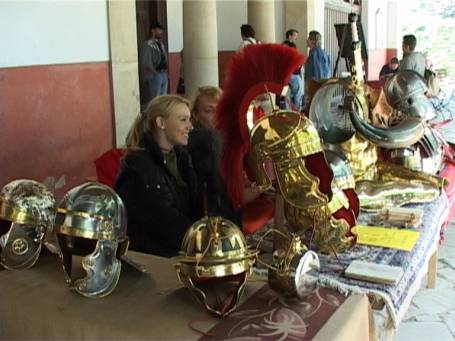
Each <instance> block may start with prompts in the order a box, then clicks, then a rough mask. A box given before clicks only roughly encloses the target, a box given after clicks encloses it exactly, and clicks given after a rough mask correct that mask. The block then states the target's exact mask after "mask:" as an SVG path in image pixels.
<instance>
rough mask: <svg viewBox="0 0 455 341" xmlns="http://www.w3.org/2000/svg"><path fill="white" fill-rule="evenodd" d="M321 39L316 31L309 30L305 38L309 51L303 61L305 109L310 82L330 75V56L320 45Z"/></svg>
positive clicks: (309, 99)
mask: <svg viewBox="0 0 455 341" xmlns="http://www.w3.org/2000/svg"><path fill="white" fill-rule="evenodd" d="M321 41H322V36H321V34H320V33H319V32H318V31H310V33H309V34H308V39H307V46H308V47H309V49H310V52H309V53H308V59H307V60H306V62H305V90H304V92H305V110H309V106H310V102H311V98H310V96H309V93H310V92H309V89H310V82H311V81H319V80H321V79H325V78H329V77H330V68H331V66H330V57H329V55H328V54H327V52H325V51H324V49H323V48H322V47H321Z"/></svg>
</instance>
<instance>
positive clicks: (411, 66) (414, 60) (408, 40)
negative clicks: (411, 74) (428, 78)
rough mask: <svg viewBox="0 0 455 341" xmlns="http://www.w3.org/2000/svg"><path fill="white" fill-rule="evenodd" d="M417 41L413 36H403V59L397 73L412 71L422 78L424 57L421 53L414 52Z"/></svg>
mask: <svg viewBox="0 0 455 341" xmlns="http://www.w3.org/2000/svg"><path fill="white" fill-rule="evenodd" d="M416 45H417V39H416V37H415V36H414V35H413V34H407V35H405V36H403V46H402V47H403V55H404V56H403V59H402V61H401V63H400V66H399V67H398V71H403V70H413V71H415V72H417V73H418V74H419V75H421V76H422V77H423V76H424V74H425V64H426V61H425V56H424V55H423V54H422V53H421V52H416V51H414V50H415V48H416Z"/></svg>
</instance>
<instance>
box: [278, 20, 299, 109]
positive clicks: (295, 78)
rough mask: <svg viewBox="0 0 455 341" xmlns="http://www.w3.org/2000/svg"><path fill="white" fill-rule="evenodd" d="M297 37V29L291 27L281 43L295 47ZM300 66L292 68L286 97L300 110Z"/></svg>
mask: <svg viewBox="0 0 455 341" xmlns="http://www.w3.org/2000/svg"><path fill="white" fill-rule="evenodd" d="M298 37H299V31H297V30H296V29H293V28H291V29H290V30H288V31H286V40H285V41H283V44H285V45H287V46H289V47H292V48H297V45H296V44H295V43H296V41H297V38H298ZM300 69H301V67H299V68H298V69H296V70H294V73H293V74H292V75H291V78H289V83H288V85H289V91H288V94H287V97H288V98H289V99H290V100H291V101H292V103H293V104H294V106H295V108H296V109H297V110H299V111H300V110H301V108H302V104H303V103H302V99H303V84H302V76H301V70H300Z"/></svg>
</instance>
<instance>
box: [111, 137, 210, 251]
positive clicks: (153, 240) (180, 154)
mask: <svg viewBox="0 0 455 341" xmlns="http://www.w3.org/2000/svg"><path fill="white" fill-rule="evenodd" d="M141 147H143V148H144V149H139V150H132V151H129V152H128V153H127V155H126V156H125V158H124V159H123V160H122V164H121V168H120V173H119V176H118V178H117V181H116V184H115V190H116V191H117V193H118V194H119V195H120V197H121V198H122V200H123V202H124V204H125V207H126V211H127V217H128V227H127V230H128V235H129V237H130V248H131V249H133V250H136V251H140V252H145V253H153V254H156V255H160V256H164V257H172V256H175V255H176V254H177V253H178V251H179V250H180V246H181V243H182V240H183V237H184V235H185V233H186V231H187V229H188V228H189V227H190V226H191V224H192V223H193V222H194V221H196V220H197V219H199V218H201V217H202V209H201V205H202V202H200V201H198V200H194V198H197V197H198V192H199V189H198V188H197V182H198V181H197V178H196V174H195V172H194V169H193V167H192V163H191V158H190V156H189V154H188V152H187V151H186V148H184V147H174V150H175V153H176V158H177V167H178V170H179V173H180V176H181V177H182V179H183V181H184V182H185V183H186V184H187V186H186V188H182V186H179V184H178V181H177V179H176V178H175V177H174V176H173V175H172V173H171V171H170V170H169V169H168V168H167V166H166V163H165V159H164V156H163V153H162V152H161V150H160V148H159V146H158V144H157V143H156V142H155V140H154V138H153V136H152V135H151V134H147V135H145V137H144V139H143V141H142V143H141Z"/></svg>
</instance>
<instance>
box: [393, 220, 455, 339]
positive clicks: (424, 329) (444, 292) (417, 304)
mask: <svg viewBox="0 0 455 341" xmlns="http://www.w3.org/2000/svg"><path fill="white" fill-rule="evenodd" d="M423 285H426V281H423ZM394 340H395V341H417V340H422V341H424V340H431V341H449V340H450V341H453V340H455V221H454V222H452V224H450V225H449V227H448V228H447V230H446V242H445V244H444V245H443V246H442V247H440V248H439V250H438V278H437V282H436V288H435V289H427V288H422V289H421V290H420V291H419V292H418V293H417V295H416V296H415V297H414V299H413V301H412V304H411V307H410V308H409V310H408V313H407V314H406V316H405V318H404V319H403V322H402V323H401V324H400V326H399V327H398V330H397V332H396V334H395V338H394Z"/></svg>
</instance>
